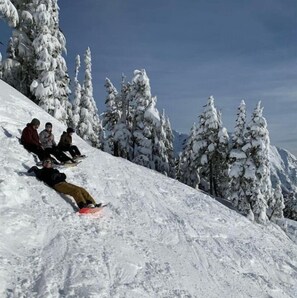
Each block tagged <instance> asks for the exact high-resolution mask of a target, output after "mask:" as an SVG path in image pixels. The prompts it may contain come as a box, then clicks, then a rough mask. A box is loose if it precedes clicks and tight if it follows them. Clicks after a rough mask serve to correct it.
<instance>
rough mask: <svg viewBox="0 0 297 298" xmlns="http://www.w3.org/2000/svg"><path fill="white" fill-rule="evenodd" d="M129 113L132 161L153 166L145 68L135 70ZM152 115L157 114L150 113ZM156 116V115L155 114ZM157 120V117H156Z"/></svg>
mask: <svg viewBox="0 0 297 298" xmlns="http://www.w3.org/2000/svg"><path fill="white" fill-rule="evenodd" d="M130 96H131V101H130V104H131V113H132V119H133V126H132V136H133V162H134V163H136V164H139V165H142V166H145V167H147V168H152V166H153V156H152V155H153V148H152V147H153V143H152V138H153V135H152V127H151V123H148V121H147V120H148V118H149V117H148V115H147V117H145V112H146V110H147V109H148V107H149V106H150V105H151V104H152V96H151V87H150V84H149V78H148V77H147V75H146V72H145V70H144V69H143V70H141V71H139V70H135V71H134V77H133V80H132V85H131V95H130ZM150 116H152V117H154V116H157V115H154V114H151V115H150ZM157 117H158V116H157ZM157 121H158V119H157Z"/></svg>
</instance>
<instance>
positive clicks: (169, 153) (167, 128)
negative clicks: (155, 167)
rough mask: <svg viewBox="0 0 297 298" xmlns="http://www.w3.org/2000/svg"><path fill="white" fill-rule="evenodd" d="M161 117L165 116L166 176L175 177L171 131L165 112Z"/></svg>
mask: <svg viewBox="0 0 297 298" xmlns="http://www.w3.org/2000/svg"><path fill="white" fill-rule="evenodd" d="M163 118H165V123H164V130H165V134H166V138H165V148H166V155H167V160H168V167H169V171H168V176H169V177H171V178H175V176H176V173H175V164H176V160H175V157H174V150H173V138H174V137H173V132H172V129H171V124H170V120H169V118H168V117H167V116H166V115H165V112H164V114H163Z"/></svg>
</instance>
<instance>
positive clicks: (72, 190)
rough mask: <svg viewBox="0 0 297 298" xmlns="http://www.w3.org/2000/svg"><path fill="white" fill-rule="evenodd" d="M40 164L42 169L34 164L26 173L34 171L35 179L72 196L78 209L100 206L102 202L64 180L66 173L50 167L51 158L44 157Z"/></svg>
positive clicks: (81, 188)
mask: <svg viewBox="0 0 297 298" xmlns="http://www.w3.org/2000/svg"><path fill="white" fill-rule="evenodd" d="M42 166H43V167H42V169H39V168H38V167H37V166H34V167H32V168H30V169H29V170H28V173H32V172H34V173H35V175H36V177H37V179H39V180H41V181H43V182H45V183H46V184H47V185H48V186H50V187H52V188H53V189H55V190H56V191H57V192H59V193H63V194H66V195H70V196H72V197H73V198H74V200H75V202H76V204H77V206H78V208H79V209H81V208H86V207H87V208H94V207H100V206H101V205H102V203H100V204H96V202H95V200H94V199H93V197H92V196H91V195H90V194H89V193H88V192H87V191H86V190H85V189H84V188H83V187H80V186H77V185H74V184H71V183H68V182H66V175H65V174H64V173H60V172H59V171H58V170H57V169H54V168H53V167H52V160H51V159H49V158H47V159H45V160H44V161H43V163H42Z"/></svg>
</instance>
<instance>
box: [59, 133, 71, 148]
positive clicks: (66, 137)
mask: <svg viewBox="0 0 297 298" xmlns="http://www.w3.org/2000/svg"><path fill="white" fill-rule="evenodd" d="M71 144H72V136H71V135H70V134H69V133H67V132H66V131H64V132H63V134H62V135H61V138H60V142H59V144H58V146H59V147H60V148H69V147H70V146H71Z"/></svg>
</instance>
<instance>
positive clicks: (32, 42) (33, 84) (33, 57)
mask: <svg viewBox="0 0 297 298" xmlns="http://www.w3.org/2000/svg"><path fill="white" fill-rule="evenodd" d="M13 4H14V6H15V8H16V9H17V12H18V15H19V22H18V24H17V26H16V27H15V29H14V30H13V36H12V38H11V40H10V43H9V47H8V58H7V59H6V60H5V62H4V63H3V79H4V80H5V81H6V82H7V83H8V84H10V85H12V86H13V87H15V88H16V89H18V90H19V91H20V92H21V93H23V94H24V95H26V96H27V97H29V98H31V99H32V100H34V101H35V102H36V103H37V104H39V105H40V106H41V107H42V108H44V109H45V110H46V111H47V112H49V113H50V114H51V115H53V116H54V117H56V118H57V119H59V120H60V121H62V122H64V123H67V121H68V118H69V117H70V116H71V105H70V102H69V101H68V94H69V93H70V89H69V77H68V75H67V67H66V63H65V60H64V58H63V57H62V51H63V50H65V37H64V36H63V34H62V33H61V31H60V30H59V15H58V11H59V7H58V5H57V0H36V1H32V0H31V1H30V0H14V1H13Z"/></svg>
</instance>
